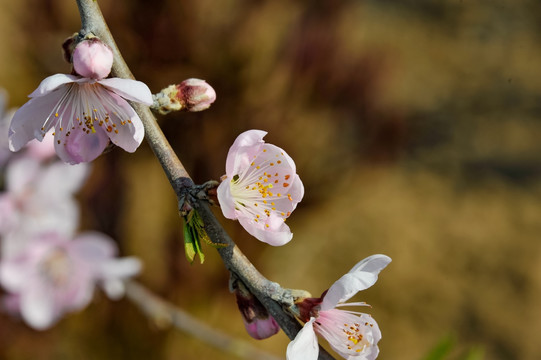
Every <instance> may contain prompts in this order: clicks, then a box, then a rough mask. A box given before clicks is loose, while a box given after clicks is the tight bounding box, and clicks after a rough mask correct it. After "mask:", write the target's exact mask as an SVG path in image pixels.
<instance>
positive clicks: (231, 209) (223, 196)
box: [216, 178, 237, 220]
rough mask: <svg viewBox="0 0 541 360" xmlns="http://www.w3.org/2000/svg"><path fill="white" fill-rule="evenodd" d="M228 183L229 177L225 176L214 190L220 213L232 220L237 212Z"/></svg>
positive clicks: (229, 181)
mask: <svg viewBox="0 0 541 360" xmlns="http://www.w3.org/2000/svg"><path fill="white" fill-rule="evenodd" d="M230 183H231V179H229V178H226V179H225V180H224V181H222V182H221V183H220V185H218V189H217V190H216V191H217V195H218V202H219V203H220V208H221V209H222V213H223V214H224V216H225V217H226V218H227V219H231V220H234V219H236V218H237V212H236V211H235V199H234V198H233V195H231V186H230V185H229V184H230Z"/></svg>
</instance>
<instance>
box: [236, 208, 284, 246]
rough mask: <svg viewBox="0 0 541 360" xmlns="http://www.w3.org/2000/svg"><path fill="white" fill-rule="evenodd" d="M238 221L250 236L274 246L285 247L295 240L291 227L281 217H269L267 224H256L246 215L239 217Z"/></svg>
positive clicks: (272, 215)
mask: <svg viewBox="0 0 541 360" xmlns="http://www.w3.org/2000/svg"><path fill="white" fill-rule="evenodd" d="M238 220H239V223H240V224H241V225H242V227H244V229H245V230H246V231H248V233H249V234H250V235H252V236H253V237H255V238H256V239H258V240H260V241H263V242H266V243H267V244H269V245H272V246H282V245H285V244H287V243H288V242H289V241H290V240H291V239H292V238H293V234H292V233H291V230H290V229H289V226H287V225H286V223H285V222H284V220H283V219H282V218H281V217H279V216H277V215H275V214H273V213H272V214H271V215H270V216H269V217H267V220H266V222H262V221H261V222H258V223H256V222H254V220H253V219H252V218H251V217H248V216H245V215H244V214H243V215H242V216H239V218H238ZM266 225H269V226H268V227H267V226H266Z"/></svg>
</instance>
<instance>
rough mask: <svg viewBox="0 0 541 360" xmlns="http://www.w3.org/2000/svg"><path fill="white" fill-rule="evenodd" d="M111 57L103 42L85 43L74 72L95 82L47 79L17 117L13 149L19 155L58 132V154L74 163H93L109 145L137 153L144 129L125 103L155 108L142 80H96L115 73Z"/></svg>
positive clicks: (13, 123) (68, 77)
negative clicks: (31, 145) (24, 149)
mask: <svg viewBox="0 0 541 360" xmlns="http://www.w3.org/2000/svg"><path fill="white" fill-rule="evenodd" d="M97 48H98V49H100V50H96V49H97ZM109 53H110V50H109V49H108V48H107V47H106V46H105V45H104V44H102V43H100V42H95V41H94V42H92V44H88V41H83V42H82V43H80V44H79V45H78V46H77V47H76V48H75V51H74V54H73V61H74V67H75V69H76V70H77V69H79V71H82V72H83V73H84V74H83V75H85V74H86V76H92V77H82V76H76V75H65V74H56V75H53V76H50V77H48V78H46V79H45V80H43V81H42V82H41V84H40V85H39V87H38V88H37V89H36V90H35V91H34V92H33V93H32V94H30V95H29V97H30V98H31V99H30V100H29V101H28V102H27V103H26V104H24V105H23V106H22V107H21V108H20V109H19V110H17V112H16V113H15V115H14V116H13V119H12V121H11V126H10V129H9V147H10V149H11V150H12V151H18V150H20V149H21V148H22V147H23V146H24V145H25V144H26V143H27V142H28V141H30V140H31V139H34V138H35V139H38V140H40V141H41V140H42V139H43V137H44V135H45V134H46V133H47V132H48V131H49V130H50V129H51V128H54V132H53V135H54V145H55V149H56V153H57V154H58V156H59V157H60V159H62V160H63V161H64V162H67V163H70V164H77V163H80V162H89V161H92V160H94V159H95V158H97V157H98V156H99V155H100V154H101V153H102V152H103V150H104V149H105V148H106V147H107V145H108V144H109V140H111V141H112V142H113V143H114V144H115V145H118V146H120V147H121V148H123V149H124V150H126V151H128V152H134V151H135V150H136V149H137V148H138V147H139V145H140V144H141V141H142V140H143V136H144V129H143V124H142V122H141V120H140V119H139V116H137V114H136V113H135V111H134V110H133V108H132V107H131V106H130V105H129V104H128V102H127V101H126V100H131V101H135V102H140V103H143V104H146V105H151V104H152V94H151V92H150V90H149V89H148V87H147V86H146V85H145V84H144V83H142V82H140V81H135V80H129V79H120V78H110V79H103V78H101V77H96V76H104V74H105V73H108V72H109V71H110V68H109V69H108V70H109V71H106V70H107V67H108V66H109V63H110V55H109Z"/></svg>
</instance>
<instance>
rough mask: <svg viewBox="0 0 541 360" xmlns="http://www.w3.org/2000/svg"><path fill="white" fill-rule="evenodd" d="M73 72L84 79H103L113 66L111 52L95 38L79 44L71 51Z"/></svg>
mask: <svg viewBox="0 0 541 360" xmlns="http://www.w3.org/2000/svg"><path fill="white" fill-rule="evenodd" d="M72 60H73V67H74V69H75V72H76V73H77V74H79V75H81V76H83V77H85V78H90V79H103V78H105V77H107V75H109V73H110V72H111V68H112V66H113V52H112V51H111V49H110V48H109V47H108V46H107V45H105V44H104V43H102V42H101V41H100V40H99V39H97V38H92V39H90V40H84V41H82V42H80V43H79V44H78V45H77V46H76V47H75V50H73V55H72Z"/></svg>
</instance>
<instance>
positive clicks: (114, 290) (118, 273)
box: [0, 233, 141, 330]
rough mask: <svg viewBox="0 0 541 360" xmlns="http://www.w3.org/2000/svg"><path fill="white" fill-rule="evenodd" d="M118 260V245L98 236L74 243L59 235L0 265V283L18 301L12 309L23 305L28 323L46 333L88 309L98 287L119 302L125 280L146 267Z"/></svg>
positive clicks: (11, 304)
mask: <svg viewBox="0 0 541 360" xmlns="http://www.w3.org/2000/svg"><path fill="white" fill-rule="evenodd" d="M116 254H117V248H116V246H115V244H114V242H113V241H112V240H111V239H110V238H108V237H106V236H105V235H102V234H99V233H85V234H81V235H79V236H78V237H76V238H75V239H73V240H71V241H70V240H68V238H66V237H63V236H61V235H58V234H55V233H49V234H47V235H41V236H40V237H36V238H34V241H33V242H32V243H31V244H28V246H27V247H26V248H25V251H24V252H22V253H20V254H19V255H17V256H15V257H10V258H7V259H2V261H0V283H1V284H2V286H3V287H4V288H5V289H6V290H7V291H8V292H10V293H11V294H13V295H14V296H16V297H14V298H11V301H8V304H9V306H8V309H11V310H13V309H14V307H15V306H16V305H17V304H18V305H19V306H18V311H19V312H20V314H21V315H22V317H23V319H24V321H25V322H26V323H27V324H28V325H29V326H31V327H33V328H35V329H39V330H43V329H46V328H49V327H50V326H52V325H53V324H54V323H55V322H56V321H58V320H59V319H60V318H61V317H62V316H63V315H64V314H65V313H68V312H74V311H77V310H80V309H82V308H84V307H85V306H87V305H88V303H89V302H90V300H91V299H92V294H93V292H94V287H95V285H96V284H101V285H102V286H103V287H104V289H105V290H106V293H107V294H108V295H110V296H113V297H114V298H118V297H119V296H121V295H122V294H123V279H125V278H128V277H130V276H133V275H135V274H137V273H138V272H139V271H140V268H141V264H140V262H139V260H137V259H135V258H123V259H116V258H115V256H116ZM17 297H18V299H17ZM17 300H18V301H17Z"/></svg>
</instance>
